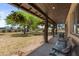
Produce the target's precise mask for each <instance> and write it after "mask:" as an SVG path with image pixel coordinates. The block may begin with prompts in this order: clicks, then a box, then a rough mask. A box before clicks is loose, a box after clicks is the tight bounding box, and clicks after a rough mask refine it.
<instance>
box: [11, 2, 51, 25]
mask: <svg viewBox="0 0 79 59" xmlns="http://www.w3.org/2000/svg"><path fill="white" fill-rule="evenodd" d="M9 4H11V5H15V6H17V7H19V8H21V9H23V10H25V11H27V12H29V13H31V14H33V15H35V16H37V17H39V18H41V19H43V20H44V21H45V19H44V17H41V16H39V15H37V14H36V13H35V12H32V11H30V9H27V8H25V7H23V6H22V3H9ZM48 22H50V23H51V24H52V22H51V21H50V20H48Z"/></svg>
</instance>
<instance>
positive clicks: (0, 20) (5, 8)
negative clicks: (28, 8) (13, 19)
mask: <svg viewBox="0 0 79 59" xmlns="http://www.w3.org/2000/svg"><path fill="white" fill-rule="evenodd" d="M16 10H18V8H17V7H15V6H13V5H10V4H7V3H0V27H5V26H6V25H7V24H6V21H5V18H6V17H7V16H8V14H10V13H11V11H16Z"/></svg>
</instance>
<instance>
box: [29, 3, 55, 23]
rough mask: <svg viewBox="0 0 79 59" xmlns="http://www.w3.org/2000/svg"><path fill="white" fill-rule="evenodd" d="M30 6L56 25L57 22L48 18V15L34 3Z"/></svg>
mask: <svg viewBox="0 0 79 59" xmlns="http://www.w3.org/2000/svg"><path fill="white" fill-rule="evenodd" d="M28 4H29V5H30V6H32V7H33V8H35V9H36V10H37V11H39V12H40V13H42V14H43V15H44V16H45V17H47V18H48V19H49V20H50V21H51V22H52V23H53V24H56V22H55V21H53V20H52V19H51V18H50V17H48V15H46V14H45V13H44V12H43V11H42V10H41V9H40V8H39V7H38V6H36V5H35V4H34V3H28Z"/></svg>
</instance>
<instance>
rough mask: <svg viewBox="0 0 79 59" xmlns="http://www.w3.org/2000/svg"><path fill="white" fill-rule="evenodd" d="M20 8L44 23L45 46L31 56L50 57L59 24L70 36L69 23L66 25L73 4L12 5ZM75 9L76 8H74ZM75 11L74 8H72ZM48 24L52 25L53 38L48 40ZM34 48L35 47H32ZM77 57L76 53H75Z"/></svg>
mask: <svg viewBox="0 0 79 59" xmlns="http://www.w3.org/2000/svg"><path fill="white" fill-rule="evenodd" d="M11 5H14V6H16V7H18V8H21V9H23V10H25V11H26V12H28V13H31V14H33V15H35V16H37V17H39V18H41V19H42V20H43V21H44V25H45V27H44V42H45V43H44V44H43V45H42V46H40V47H39V48H37V49H36V50H35V51H32V52H31V53H29V54H28V55H30V56H48V55H49V53H50V49H51V48H52V47H53V45H54V43H55V42H56V40H57V39H58V38H59V37H58V33H59V32H58V24H64V25H65V28H64V31H65V34H66V35H67V36H69V35H70V32H69V31H70V29H68V27H69V23H68V24H67V25H66V22H67V19H68V15H69V12H70V11H71V8H72V5H74V4H71V3H45V4H44V3H12V4H11ZM74 7H75V6H74ZM72 9H73V8H72ZM48 23H50V24H51V25H52V38H51V39H50V40H48ZM32 48H33V47H32ZM73 55H75V53H73Z"/></svg>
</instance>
